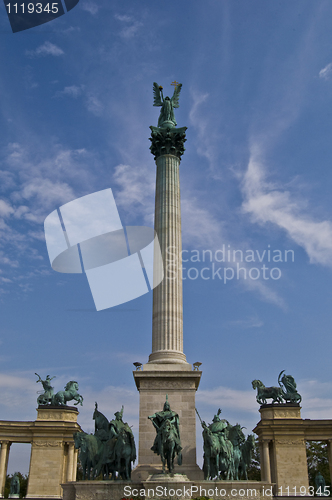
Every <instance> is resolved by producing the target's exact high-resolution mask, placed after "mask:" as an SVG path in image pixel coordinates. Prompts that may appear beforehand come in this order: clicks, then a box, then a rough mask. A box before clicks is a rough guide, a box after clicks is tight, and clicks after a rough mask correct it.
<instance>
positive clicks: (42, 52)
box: [25, 42, 64, 57]
mask: <svg viewBox="0 0 332 500" xmlns="http://www.w3.org/2000/svg"><path fill="white" fill-rule="evenodd" d="M25 53H26V55H27V56H30V57H33V56H55V57H58V56H62V55H63V54H64V51H63V50H62V49H60V47H58V46H57V45H55V44H54V43H51V42H45V43H43V44H42V45H40V46H39V47H37V48H36V49H35V50H27V51H26V52H25Z"/></svg>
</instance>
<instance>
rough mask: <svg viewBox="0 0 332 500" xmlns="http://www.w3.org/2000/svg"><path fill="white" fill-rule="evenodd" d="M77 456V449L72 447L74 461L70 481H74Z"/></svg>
mask: <svg viewBox="0 0 332 500" xmlns="http://www.w3.org/2000/svg"><path fill="white" fill-rule="evenodd" d="M77 458H78V450H77V449H76V448H74V463H73V479H72V481H76V476H77Z"/></svg>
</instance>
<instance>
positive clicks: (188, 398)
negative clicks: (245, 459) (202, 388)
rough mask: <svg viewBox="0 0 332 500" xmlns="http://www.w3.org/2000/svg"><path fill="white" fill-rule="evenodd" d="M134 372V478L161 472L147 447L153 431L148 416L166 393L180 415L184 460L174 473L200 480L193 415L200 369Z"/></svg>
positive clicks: (149, 444)
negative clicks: (136, 442) (136, 420)
mask: <svg viewBox="0 0 332 500" xmlns="http://www.w3.org/2000/svg"><path fill="white" fill-rule="evenodd" d="M157 366H160V368H162V367H164V366H167V365H163V364H161V365H157ZM189 366H190V365H189ZM133 374H134V378H135V382H136V386H137V388H138V390H139V392H140V413H139V450H138V466H137V467H136V468H135V469H134V470H133V472H132V478H133V480H135V481H136V480H137V481H138V480H146V479H147V478H148V476H149V475H151V474H157V473H159V472H161V461H160V457H158V456H157V455H155V454H154V453H153V451H152V450H151V449H150V448H151V446H152V445H153V442H154V438H155V434H156V431H155V428H154V427H153V425H152V424H151V422H150V421H149V420H148V416H149V415H151V414H152V413H154V412H155V411H159V410H160V409H161V408H162V407H163V404H164V402H165V396H166V394H168V400H169V402H170V405H171V408H172V410H173V411H175V412H176V413H178V414H179V417H180V436H181V445H182V448H183V451H182V455H183V462H182V466H177V465H176V466H175V472H177V473H180V474H186V475H187V476H188V477H189V478H190V479H202V478H203V473H202V471H201V470H200V468H199V467H198V465H196V416H195V395H196V390H197V387H198V384H199V381H200V378H201V374H202V372H199V371H193V370H191V371H189V370H186V371H181V370H180V371H174V370H171V371H167V370H165V371H162V370H158V371H155V372H154V371H150V370H149V371H145V370H143V371H134V372H133Z"/></svg>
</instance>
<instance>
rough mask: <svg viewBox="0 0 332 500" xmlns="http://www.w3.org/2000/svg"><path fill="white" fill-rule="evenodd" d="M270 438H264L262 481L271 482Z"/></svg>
mask: <svg viewBox="0 0 332 500" xmlns="http://www.w3.org/2000/svg"><path fill="white" fill-rule="evenodd" d="M269 443H270V440H269V439H263V442H262V453H263V457H262V465H263V467H262V481H267V482H268V483H270V482H271V463H270V450H269Z"/></svg>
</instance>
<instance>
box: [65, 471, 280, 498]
mask: <svg viewBox="0 0 332 500" xmlns="http://www.w3.org/2000/svg"><path fill="white" fill-rule="evenodd" d="M157 476H162V477H160V480H159V477H157ZM62 487H63V500H120V499H121V498H130V499H133V500H139V499H140V500H141V499H143V498H144V499H146V500H148V499H151V500H155V499H161V500H177V499H184V498H188V499H191V498H197V497H202V496H204V497H207V498H209V499H213V500H223V499H229V498H232V499H234V500H253V499H255V500H260V499H261V500H268V499H269V498H271V497H272V496H273V487H274V484H272V483H267V482H264V481H190V480H189V479H188V478H186V476H184V475H183V474H173V475H171V474H166V475H165V474H160V475H159V474H158V475H154V476H151V479H150V478H149V479H148V480H147V481H142V482H134V481H133V482H128V481H76V482H72V483H66V484H63V485H62Z"/></svg>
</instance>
